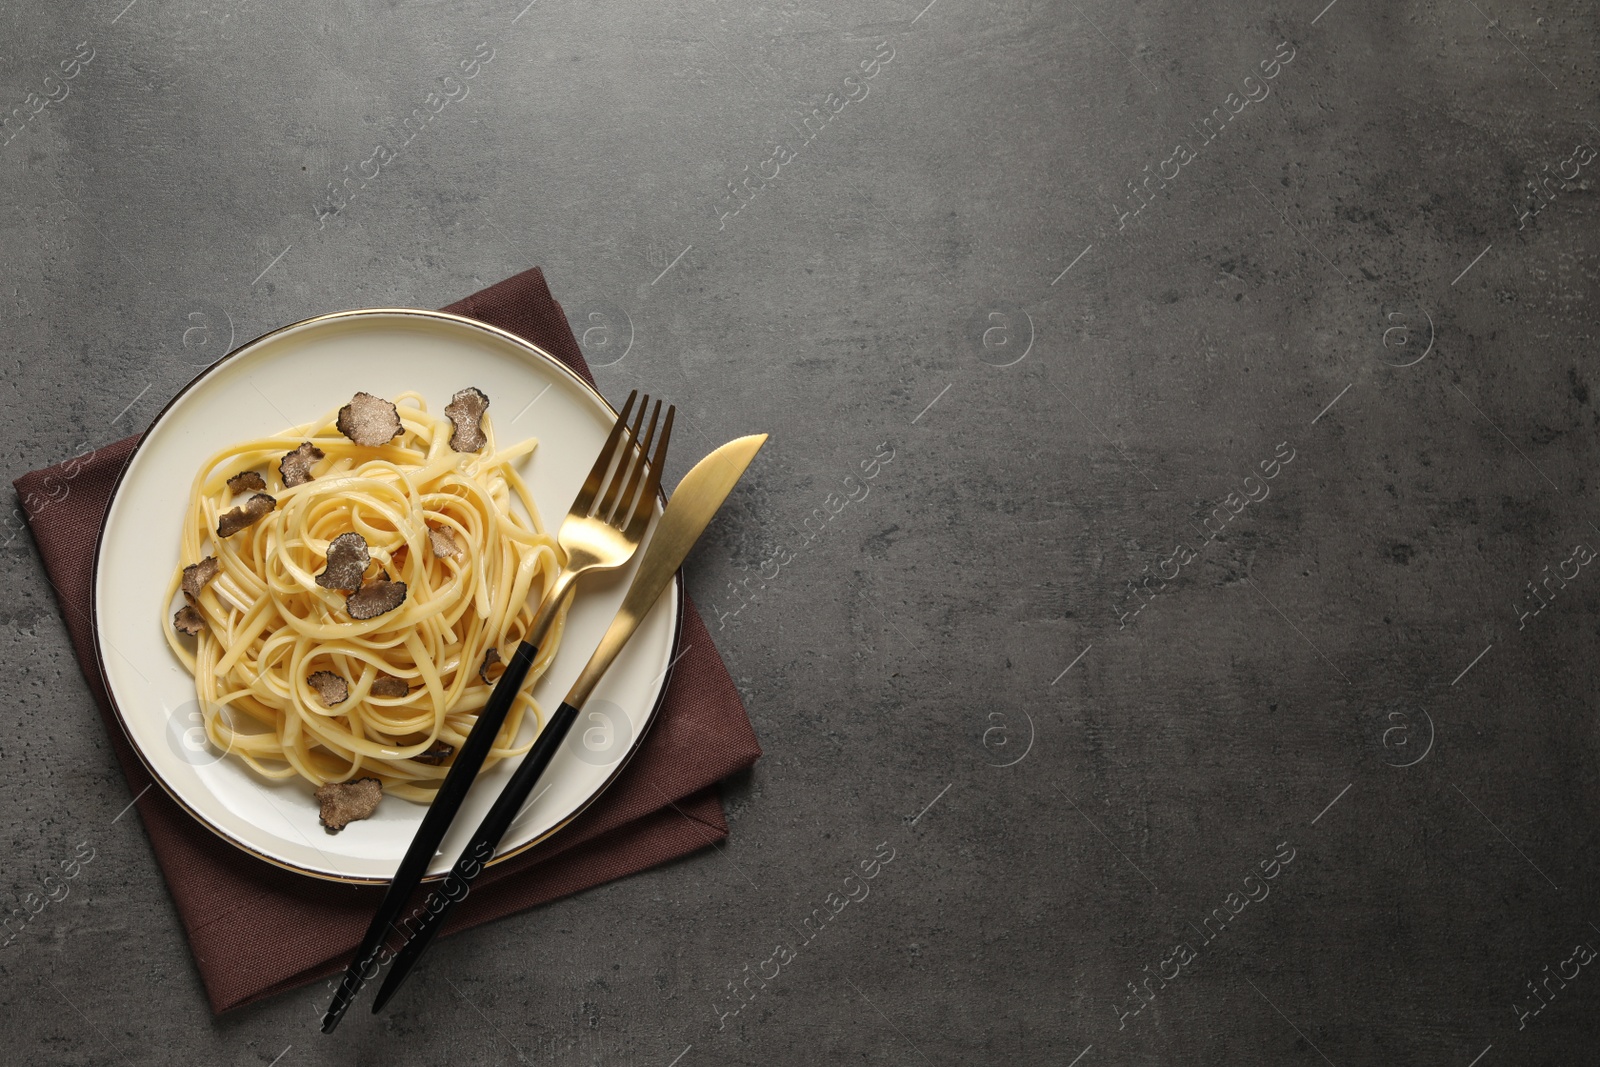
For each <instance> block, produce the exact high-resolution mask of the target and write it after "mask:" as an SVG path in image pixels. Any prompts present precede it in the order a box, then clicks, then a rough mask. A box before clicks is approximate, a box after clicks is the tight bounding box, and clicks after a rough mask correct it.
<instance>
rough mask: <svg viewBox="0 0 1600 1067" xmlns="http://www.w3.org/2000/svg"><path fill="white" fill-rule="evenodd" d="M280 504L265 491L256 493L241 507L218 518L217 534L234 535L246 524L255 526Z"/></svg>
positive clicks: (222, 535)
mask: <svg viewBox="0 0 1600 1067" xmlns="http://www.w3.org/2000/svg"><path fill="white" fill-rule="evenodd" d="M277 506H278V502H277V501H276V500H274V499H273V498H272V497H270V496H268V495H267V494H265V493H256V494H255V495H254V496H252V497H251V498H250V499H249V500H246V501H245V502H244V504H243V506H241V507H237V508H234V509H233V510H232V511H229V512H226V513H225V514H223V515H222V517H221V518H219V519H218V520H217V536H218V537H232V536H233V535H234V534H236V533H238V532H239V531H240V530H242V529H244V528H245V527H246V526H254V525H255V524H256V523H258V522H260V521H261V520H262V519H263V518H265V517H266V515H267V513H268V512H270V511H271V510H272V509H273V508H275V507H277Z"/></svg>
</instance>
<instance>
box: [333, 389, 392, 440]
mask: <svg viewBox="0 0 1600 1067" xmlns="http://www.w3.org/2000/svg"><path fill="white" fill-rule="evenodd" d="M337 425H338V427H339V432H340V433H342V434H344V435H345V436H346V437H348V438H350V440H352V441H354V442H355V443H356V444H358V445H369V446H371V447H374V448H375V447H377V446H378V445H382V444H387V443H388V442H389V441H391V440H393V439H394V438H396V437H399V436H400V430H401V426H400V412H399V410H398V409H397V408H396V407H395V406H394V405H393V404H391V403H389V401H387V400H385V399H383V398H382V397H379V396H373V395H372V394H371V393H357V394H356V395H355V396H353V397H351V398H350V403H348V404H346V405H345V406H344V407H342V408H340V409H339V421H338V423H337Z"/></svg>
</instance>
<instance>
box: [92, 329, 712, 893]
mask: <svg viewBox="0 0 1600 1067" xmlns="http://www.w3.org/2000/svg"><path fill="white" fill-rule="evenodd" d="M384 315H391V316H392V315H400V316H409V317H414V318H425V319H434V320H439V321H444V322H449V323H453V324H455V325H458V326H466V327H467V328H469V329H473V330H480V331H484V332H487V333H490V334H493V335H495V336H497V337H499V338H501V339H503V340H506V341H509V342H511V343H512V344H513V345H514V346H516V347H517V348H520V349H522V350H523V351H524V352H525V353H526V354H528V355H530V356H533V357H535V358H536V359H538V360H540V361H542V362H544V363H547V364H549V365H550V366H551V367H553V368H554V369H555V370H557V371H558V372H560V373H562V374H564V375H566V376H567V377H568V378H570V379H571V380H572V382H573V383H574V384H576V385H577V386H578V387H579V388H580V389H582V390H583V391H584V392H586V393H588V394H590V395H591V396H593V397H594V398H595V399H596V400H598V401H599V402H600V404H601V406H602V407H604V408H605V409H606V410H607V411H609V412H611V414H612V416H613V417H614V418H615V417H616V416H617V409H616V408H615V407H613V406H612V405H611V402H610V401H609V400H607V399H606V398H605V396H603V395H602V394H601V392H600V390H599V389H598V388H597V387H595V386H593V385H590V384H589V383H588V382H587V381H585V380H584V378H583V376H582V375H581V374H579V373H578V372H577V371H576V370H574V369H573V368H571V367H569V366H567V365H566V364H565V363H563V362H562V361H561V360H559V359H557V358H556V357H555V356H554V355H553V354H551V353H550V352H547V351H546V350H545V349H544V348H542V347H540V346H539V345H536V344H534V343H533V342H532V341H530V340H528V339H527V338H525V337H522V336H520V335H518V334H515V333H512V332H511V331H510V330H506V329H502V328H501V327H499V326H495V325H494V324H492V323H488V322H484V321H482V320H480V319H474V318H471V317H469V316H466V315H457V314H455V313H454V312H450V311H435V310H430V309H425V308H399V307H371V308H351V309H348V310H345V311H330V312H327V313H325V314H321V315H312V316H311V317H309V318H304V319H299V320H297V321H295V322H290V323H286V324H285V325H283V326H279V327H276V328H274V329H271V330H268V331H267V332H266V333H263V334H261V335H259V336H257V337H253V338H251V339H250V340H248V341H246V342H244V343H243V344H241V345H239V346H238V347H236V348H234V349H233V350H232V351H231V352H228V353H227V354H226V355H223V356H221V357H220V358H219V359H217V361H216V362H215V363H212V364H211V365H210V366H208V367H206V368H204V369H203V370H201V371H200V372H199V373H198V374H196V375H195V376H194V377H193V378H190V379H189V381H187V382H185V383H184V385H183V387H182V388H180V389H179V390H178V391H177V392H176V393H174V394H173V395H172V396H171V397H170V398H169V399H168V400H167V402H166V403H165V404H163V405H162V406H161V410H160V411H158V412H156V414H155V416H154V417H153V418H151V420H150V422H149V424H148V425H146V427H145V428H144V429H143V430H141V431H140V432H139V439H138V440H137V441H135V442H134V445H133V447H132V448H131V449H129V451H128V454H127V455H126V456H125V457H123V460H122V467H121V469H119V470H118V471H117V477H116V480H115V481H114V482H113V483H112V485H111V492H110V494H109V495H108V496H107V497H106V506H105V512H104V513H103V514H104V516H105V517H109V516H110V514H111V506H112V504H114V503H115V502H116V499H117V495H118V494H119V493H120V492H121V491H122V485H123V481H124V480H125V479H126V477H127V474H128V471H129V470H130V469H131V468H132V466H133V460H134V457H136V456H137V455H138V454H139V450H140V449H141V448H143V447H144V445H145V441H146V440H147V439H148V436H149V433H150V428H151V427H153V426H155V425H156V423H158V422H160V421H161V419H162V418H163V417H164V416H165V415H166V414H167V412H168V411H169V410H171V408H172V406H173V405H174V404H176V403H177V402H178V401H179V400H180V399H182V398H183V396H184V395H185V394H187V393H188V392H189V390H191V389H193V388H194V387H195V386H196V385H198V384H199V383H200V382H201V381H202V380H204V379H206V378H207V377H209V376H210V375H211V374H212V373H214V372H215V371H216V370H217V368H219V367H221V366H222V365H223V364H224V363H227V362H228V361H229V360H231V359H233V358H234V357H236V356H238V355H239V353H241V352H244V351H246V350H247V349H250V348H253V347H255V346H256V345H258V344H260V343H261V342H263V341H266V340H268V339H269V338H272V337H275V336H277V335H278V334H280V333H285V332H287V331H289V330H295V329H300V328H303V327H306V326H310V325H312V324H313V323H320V322H329V321H335V320H345V319H357V320H359V319H362V318H367V317H376V316H384ZM657 495H658V498H659V499H660V500H661V502H662V505H663V507H664V506H665V504H666V489H665V487H663V488H662V489H660V490H658V493H657ZM108 526H109V523H107V522H106V521H104V519H102V522H101V523H100V530H99V532H98V533H97V534H95V541H94V562H93V565H92V566H91V567H90V570H89V632H90V637H91V639H92V643H93V645H94V665H95V673H96V674H97V675H98V676H99V680H100V686H101V688H102V689H103V690H104V691H105V694H106V703H107V704H109V705H110V707H111V713H112V716H113V717H114V718H115V719H116V720H117V727H118V728H119V729H120V730H121V731H122V736H123V739H124V740H126V741H127V742H128V747H129V748H131V749H132V750H133V753H134V755H135V756H137V757H138V760H139V763H140V765H141V766H143V767H144V769H145V773H147V774H148V775H149V776H150V780H151V781H153V782H155V783H156V784H157V785H159V786H161V790H162V792H164V793H166V794H167V796H169V797H171V798H172V800H173V801H174V802H175V803H176V804H177V805H178V807H179V808H181V809H183V811H184V812H185V813H186V814H187V815H188V816H189V817H190V818H192V819H193V820H194V821H195V822H196V823H198V824H200V825H201V826H203V827H205V828H206V829H207V830H208V831H210V832H211V833H212V834H214V835H215V836H217V837H218V838H220V839H222V840H223V841H226V842H227V843H228V844H229V845H231V846H233V847H234V848H237V849H238V850H239V851H241V852H244V853H246V854H247V855H250V856H254V857H255V858H257V859H259V860H263V861H265V862H267V863H270V864H272V865H273V866H274V867H277V868H280V869H281V870H286V871H291V872H293V873H295V874H299V875H304V876H305V877H308V878H315V879H317V880H318V881H324V882H334V883H339V884H343V885H387V884H389V882H391V881H392V880H393V879H392V878H377V877H367V876H364V875H349V874H335V873H332V872H329V871H321V870H316V869H313V868H310V867H302V866H300V865H298V864H295V863H291V862H289V861H288V860H284V859H280V858H279V857H277V856H269V855H267V854H266V853H265V852H262V851H260V850H259V849H256V848H252V847H251V846H250V845H248V844H246V843H245V842H243V841H240V840H238V839H237V838H235V837H233V836H232V835H231V834H228V833H226V832H224V831H223V829H222V828H221V827H219V826H216V825H215V824H213V823H212V822H211V821H210V820H208V819H207V818H206V817H205V816H203V815H202V814H200V813H199V812H198V811H196V810H195V809H194V808H193V807H191V806H190V805H189V803H188V802H187V801H185V800H184V799H183V797H181V796H179V795H178V793H177V791H176V790H175V789H174V788H173V786H172V785H171V784H169V783H168V782H167V780H166V779H165V778H164V777H163V776H162V775H161V773H160V771H158V770H157V769H156V767H155V764H154V763H153V762H152V761H151V760H150V759H149V758H148V757H146V755H145V752H144V749H143V748H142V747H141V746H140V745H139V742H138V740H137V739H136V738H135V737H134V734H133V731H132V730H131V729H130V728H129V726H128V722H127V718H126V716H125V715H124V714H123V712H122V706H121V704H120V703H119V702H118V701H117V697H116V693H115V692H114V691H113V689H112V686H111V678H110V675H109V674H108V673H107V670H106V657H105V650H104V649H103V648H102V646H101V641H100V563H101V559H102V549H103V548H104V544H105V537H106V531H107V529H108ZM672 582H673V587H674V590H675V592H676V599H677V610H676V611H674V612H673V619H672V644H671V645H670V647H669V659H668V661H667V669H666V671H665V672H664V674H663V678H662V682H661V690H660V692H658V693H657V694H656V699H655V701H654V702H653V703H652V704H651V705H650V708H649V710H648V711H647V712H646V713H645V716H644V722H643V724H642V725H641V726H640V727H639V734H638V737H637V738H636V739H635V741H634V743H633V744H632V745H631V746H629V748H628V751H627V752H626V753H625V754H624V755H623V757H622V759H620V760H618V761H617V765H616V767H615V768H613V769H612V772H611V773H610V774H609V775H608V776H607V777H606V780H605V781H604V782H602V783H601V784H600V787H599V788H598V789H596V790H595V791H594V792H593V793H591V794H590V795H589V797H588V799H586V800H585V801H584V802H583V803H582V804H579V805H578V806H577V807H576V808H575V809H574V810H573V811H572V812H571V813H570V814H568V815H567V816H566V817H565V818H564V819H561V820H560V821H559V822H557V823H556V824H555V825H554V826H552V827H550V828H549V829H548V830H546V831H545V832H544V833H542V834H538V835H536V836H534V837H533V838H531V839H529V840H528V841H525V842H523V843H522V844H520V845H518V846H517V847H516V848H513V849H508V850H507V851H505V852H500V853H497V854H496V855H495V856H494V858H493V859H491V860H489V861H488V862H486V863H485V864H484V866H485V867H493V866H496V865H497V864H500V863H502V862H504V861H506V860H509V859H512V858H513V857H516V856H520V855H522V854H523V853H524V852H526V851H528V850H529V849H531V848H533V847H534V846H536V845H539V844H542V843H543V842H545V841H547V840H549V839H550V838H551V837H552V836H554V835H555V834H557V833H560V832H561V831H562V830H563V829H565V828H566V827H567V826H568V825H569V824H570V823H571V822H572V821H573V820H574V819H576V818H577V817H578V816H580V815H582V814H583V813H584V812H585V811H587V810H588V809H589V807H590V805H592V804H593V803H594V802H595V801H596V800H598V799H599V798H600V797H601V796H602V795H603V794H604V793H605V792H606V791H607V790H608V789H610V788H611V787H612V785H614V784H615V783H616V781H617V778H618V777H619V776H620V775H621V774H622V772H623V771H624V770H625V769H626V768H627V766H628V764H629V763H631V762H633V757H634V756H635V755H637V754H638V752H639V749H640V748H642V747H643V746H644V742H645V738H646V737H647V736H648V735H649V733H650V728H651V727H652V726H654V725H655V721H656V719H657V718H658V717H659V714H660V712H661V706H662V705H663V704H665V703H666V699H667V690H668V689H669V688H670V687H671V685H672V679H673V676H674V675H675V674H676V673H677V666H678V661H679V660H680V659H682V655H683V654H682V652H681V651H680V646H681V645H682V644H683V617H684V611H685V608H686V606H687V604H686V601H687V596H686V592H685V590H684V584H683V568H682V567H679V568H678V570H677V571H675V572H674V573H673V576H672ZM448 874H449V872H448V871H446V872H444V873H441V874H427V875H425V876H424V877H423V879H422V880H423V882H424V883H431V882H438V881H442V880H443V879H444V878H446V877H447V876H448Z"/></svg>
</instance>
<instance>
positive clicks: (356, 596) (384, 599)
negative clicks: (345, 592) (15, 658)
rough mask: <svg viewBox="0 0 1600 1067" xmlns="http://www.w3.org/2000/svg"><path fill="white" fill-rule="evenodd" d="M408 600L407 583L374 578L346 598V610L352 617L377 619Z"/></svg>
mask: <svg viewBox="0 0 1600 1067" xmlns="http://www.w3.org/2000/svg"><path fill="white" fill-rule="evenodd" d="M405 602H406V583H405V582H391V581H390V580H389V579H387V578H374V579H372V580H371V581H370V582H366V583H364V584H363V585H362V586H361V588H360V589H359V590H357V591H356V592H354V593H351V594H350V595H349V596H348V597H346V598H345V602H344V606H345V610H346V611H348V612H350V617H351V618H352V619H363V620H365V619H375V618H377V617H378V616H379V615H382V614H383V613H384V612H386V611H393V610H394V609H395V608H397V607H399V606H400V605H401V604H404V603H405Z"/></svg>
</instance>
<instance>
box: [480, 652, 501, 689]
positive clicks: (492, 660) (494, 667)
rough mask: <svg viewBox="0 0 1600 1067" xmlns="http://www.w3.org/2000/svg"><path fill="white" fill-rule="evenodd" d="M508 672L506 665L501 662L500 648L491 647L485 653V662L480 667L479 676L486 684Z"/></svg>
mask: <svg viewBox="0 0 1600 1067" xmlns="http://www.w3.org/2000/svg"><path fill="white" fill-rule="evenodd" d="M504 673H506V665H505V664H504V663H501V662H500V650H499V649H498V648H491V649H490V650H489V651H487V652H485V653H484V654H483V664H482V665H481V666H480V667H479V668H478V677H479V678H482V679H483V681H484V684H486V685H487V684H489V683H491V682H493V681H494V680H495V679H497V678H499V677H500V676H501V675H502V674H504Z"/></svg>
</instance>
